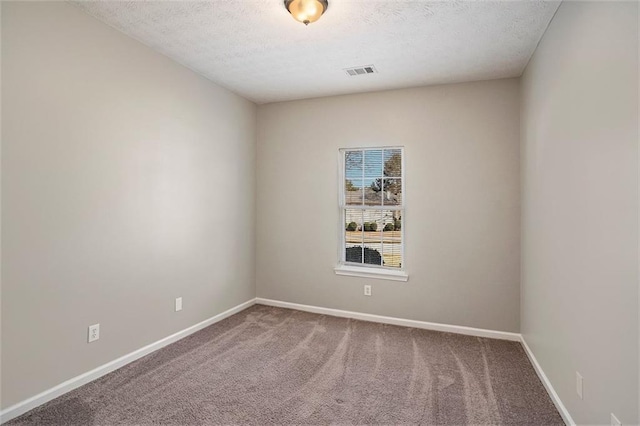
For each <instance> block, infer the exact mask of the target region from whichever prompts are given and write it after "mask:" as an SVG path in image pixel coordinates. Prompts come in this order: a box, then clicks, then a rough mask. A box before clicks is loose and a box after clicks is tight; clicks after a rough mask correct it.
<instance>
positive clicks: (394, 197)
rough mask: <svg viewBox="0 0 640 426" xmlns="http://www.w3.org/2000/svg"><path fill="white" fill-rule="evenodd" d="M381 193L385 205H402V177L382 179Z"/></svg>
mask: <svg viewBox="0 0 640 426" xmlns="http://www.w3.org/2000/svg"><path fill="white" fill-rule="evenodd" d="M382 194H383V198H384V205H385V206H400V205H402V179H383V186H382Z"/></svg>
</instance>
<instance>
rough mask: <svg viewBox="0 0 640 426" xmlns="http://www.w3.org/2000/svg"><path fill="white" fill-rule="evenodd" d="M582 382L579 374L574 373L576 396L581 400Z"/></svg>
mask: <svg viewBox="0 0 640 426" xmlns="http://www.w3.org/2000/svg"><path fill="white" fill-rule="evenodd" d="M582 382H583V378H582V376H581V375H580V373H578V372H577V371H576V393H577V394H578V396H579V397H580V399H583V398H582V386H583V384H582Z"/></svg>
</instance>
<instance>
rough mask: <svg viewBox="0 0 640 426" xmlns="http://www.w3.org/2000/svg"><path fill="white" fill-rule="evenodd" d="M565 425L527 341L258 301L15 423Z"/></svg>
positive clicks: (17, 419)
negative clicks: (527, 349) (524, 344)
mask: <svg viewBox="0 0 640 426" xmlns="http://www.w3.org/2000/svg"><path fill="white" fill-rule="evenodd" d="M330 423H332V424H424V425H428V424H457V425H459V424H476V425H477V424H532V425H542V424H544V425H554V424H558V425H561V424H564V423H563V422H562V419H561V417H560V415H559V414H558V412H557V411H556V409H555V407H554V405H553V403H552V402H551V399H550V398H549V396H548V395H547V393H546V391H545V389H544V387H543V385H542V383H541V382H540V381H539V379H538V377H537V376H536V373H535V372H534V370H533V367H532V366H531V364H530V363H529V360H528V359H527V357H526V354H525V352H524V350H523V348H522V346H521V345H520V343H517V342H510V341H503V340H494V339H487V338H479V337H472V336H463V335H457V334H451V333H442V332H436V331H428V330H421V329H415V328H407V327H398V326H392V325H385V324H378V323H371V322H365V321H358V320H353V319H345V318H337V317H331V316H326V315H319V314H312V313H307V312H301V311H295V310H290V309H282V308H274V307H268V306H263V305H255V306H253V307H251V308H248V309H246V310H244V311H242V312H240V313H238V314H236V315H234V316H232V317H229V318H227V319H225V320H223V321H221V322H219V323H217V324H214V325H211V326H209V327H207V328H205V329H203V330H201V331H199V332H197V333H194V334H192V335H191V336H189V337H186V338H184V339H182V340H180V341H178V342H176V343H174V344H172V345H169V346H167V347H165V348H163V349H161V350H159V351H157V352H154V353H152V354H150V355H147V356H146V357H144V358H141V359H139V360H137V361H135V362H132V363H131V364H129V365H127V366H125V367H123V368H121V369H119V370H117V371H114V372H112V373H110V374H108V375H106V376H104V377H102V378H100V379H98V380H96V381H94V382H91V383H89V384H87V385H85V386H82V387H80V388H78V389H76V390H74V391H72V392H69V393H67V394H65V395H63V396H61V397H59V398H57V399H55V400H53V401H50V402H49V403H47V404H45V405H42V406H40V407H38V408H36V409H34V410H32V411H30V412H28V413H26V414H24V415H23V416H21V417H18V418H16V419H14V420H13V421H11V422H9V423H8V424H10V425H30V424H46V425H92V424H100V425H115V424H121V425H124V424H126V425H130V424H138V425H141V424H172V425H177V424H256V425H269V424H330Z"/></svg>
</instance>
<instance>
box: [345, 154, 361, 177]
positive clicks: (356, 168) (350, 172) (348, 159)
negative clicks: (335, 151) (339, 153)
mask: <svg viewBox="0 0 640 426" xmlns="http://www.w3.org/2000/svg"><path fill="white" fill-rule="evenodd" d="M362 157H363V156H362V151H347V152H345V154H344V163H345V164H344V171H345V178H346V179H362V167H363V166H362V161H363V160H362Z"/></svg>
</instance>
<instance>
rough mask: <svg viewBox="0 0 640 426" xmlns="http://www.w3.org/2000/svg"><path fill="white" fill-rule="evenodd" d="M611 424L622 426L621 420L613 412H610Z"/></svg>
mask: <svg viewBox="0 0 640 426" xmlns="http://www.w3.org/2000/svg"><path fill="white" fill-rule="evenodd" d="M611 426H622V422H621V421H620V420H618V418H617V417H616V415H615V414H613V413H611Z"/></svg>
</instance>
